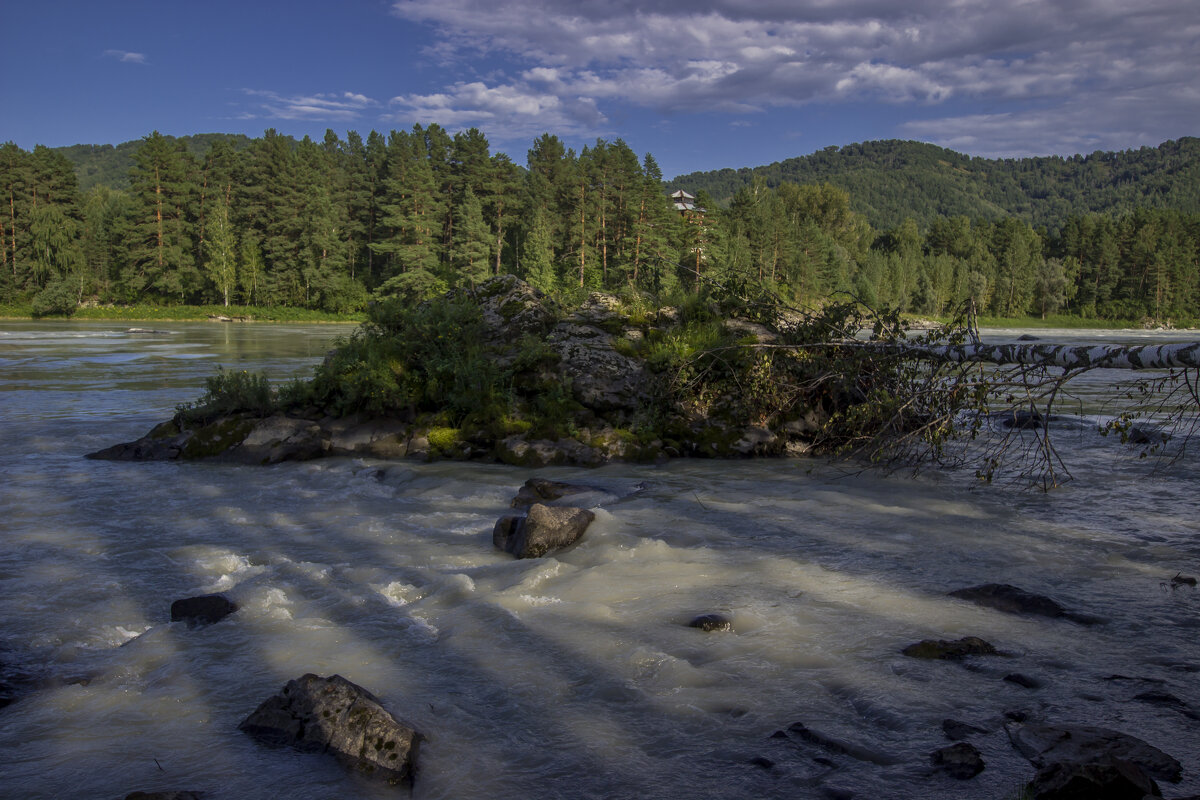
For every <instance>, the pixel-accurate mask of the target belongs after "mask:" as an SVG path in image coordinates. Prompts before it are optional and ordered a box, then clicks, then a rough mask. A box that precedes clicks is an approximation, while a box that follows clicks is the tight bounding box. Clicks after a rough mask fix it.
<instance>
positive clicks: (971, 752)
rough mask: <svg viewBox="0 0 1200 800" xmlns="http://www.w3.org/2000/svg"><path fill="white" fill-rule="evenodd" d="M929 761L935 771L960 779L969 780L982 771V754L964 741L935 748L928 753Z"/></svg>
mask: <svg viewBox="0 0 1200 800" xmlns="http://www.w3.org/2000/svg"><path fill="white" fill-rule="evenodd" d="M929 761H930V763H931V764H933V768H934V770H935V771H937V772H941V773H944V774H946V775H949V776H950V777H951V778H957V779H958V780H960V781H965V780H970V779H971V778H974V777H975V776H976V775H978V774H979V773H981V772H983V767H984V764H983V756H981V755H980V754H979V750H977V749H976V748H975V745H972V744H968V743H966V742H959V743H958V744H952V745H950V746H949V747H943V748H941V749H940V750H935V751H933V752H932V753H930V755H929Z"/></svg>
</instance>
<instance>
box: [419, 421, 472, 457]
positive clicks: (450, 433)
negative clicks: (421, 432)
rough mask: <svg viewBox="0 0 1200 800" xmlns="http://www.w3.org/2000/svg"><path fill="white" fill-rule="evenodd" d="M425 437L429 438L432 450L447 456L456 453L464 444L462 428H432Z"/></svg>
mask: <svg viewBox="0 0 1200 800" xmlns="http://www.w3.org/2000/svg"><path fill="white" fill-rule="evenodd" d="M425 438H426V439H428V440H429V447H430V449H431V450H432V451H435V452H437V453H439V454H441V455H446V456H453V455H455V454H456V453H457V452H458V451H459V450H460V449H461V445H462V444H463V436H462V430H461V429H460V428H430V429H429V432H428V433H426V434H425Z"/></svg>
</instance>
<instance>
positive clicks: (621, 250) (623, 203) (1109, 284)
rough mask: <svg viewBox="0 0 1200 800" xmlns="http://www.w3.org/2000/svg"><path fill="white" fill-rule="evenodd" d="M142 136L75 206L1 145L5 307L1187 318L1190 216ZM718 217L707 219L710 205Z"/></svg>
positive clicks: (361, 149) (613, 152)
mask: <svg viewBox="0 0 1200 800" xmlns="http://www.w3.org/2000/svg"><path fill="white" fill-rule="evenodd" d="M205 144H207V149H206V150H204V151H203V152H202V153H201V154H199V155H197V152H196V150H197V148H196V146H195V143H194V142H184V141H183V140H180V139H175V138H172V137H168V136H163V135H161V134H159V133H157V132H155V133H152V134H150V135H149V136H147V137H145V138H144V139H143V140H142V142H141V143H140V146H139V147H138V148H137V149H136V151H135V152H133V156H132V158H133V166H132V168H131V169H130V170H129V176H128V189H125V190H122V189H116V188H113V187H111V186H108V185H106V184H103V183H97V184H95V185H92V186H91V187H90V188H89V189H88V190H87V191H84V192H81V191H80V190H79V184H78V179H77V177H76V174H75V171H74V169H73V166H72V163H71V161H70V160H69V159H68V158H67V157H66V156H65V155H64V154H63V153H62V152H61V151H57V150H52V149H50V148H46V147H41V146H38V147H35V148H34V149H33V151H32V152H27V151H24V150H22V149H21V148H19V147H17V146H16V145H14V144H12V143H9V144H5V145H3V146H0V192H2V193H3V194H2V198H0V201H2V202H3V205H4V206H7V208H5V209H4V210H3V211H4V213H0V242H2V244H3V246H2V247H0V251H2V257H0V301H2V302H8V303H17V302H23V301H24V302H28V301H30V300H32V301H33V303H34V308H35V312H38V313H41V312H46V313H49V312H59V313H61V312H69V311H70V310H71V309H73V308H75V307H76V306H77V305H78V304H80V303H83V302H87V301H96V302H112V303H137V302H153V303H168V304H171V303H174V304H184V303H186V304H208V303H218V304H226V305H228V304H241V305H257V306H297V307H306V308H319V309H325V310H329V311H335V312H346V311H353V310H359V309H361V308H363V307H364V306H365V305H366V304H367V303H368V302H369V301H370V299H372V298H383V297H392V296H399V297H403V298H409V299H412V300H413V301H416V300H418V299H420V298H424V297H429V296H432V295H434V294H438V293H441V292H444V291H446V290H448V289H451V288H455V287H460V286H468V285H472V284H474V283H477V282H479V281H481V280H483V279H484V278H486V277H487V276H489V275H494V274H499V273H510V272H511V273H515V274H517V275H520V276H521V277H523V278H525V279H527V280H529V281H530V282H531V283H533V284H534V285H536V286H538V287H539V288H542V289H544V290H547V291H552V292H554V291H566V290H580V289H583V290H592V289H604V290H610V291H613V290H621V289H623V288H628V289H631V290H641V291H652V292H659V293H663V292H670V291H672V290H676V289H683V290H694V289H696V288H698V287H700V286H702V285H705V284H706V283H707V282H709V281H719V282H736V283H738V284H740V285H745V284H754V285H756V286H759V287H763V288H767V289H769V290H771V291H773V292H775V293H777V294H779V295H781V296H782V297H784V298H786V299H788V300H790V301H798V302H809V301H812V300H815V299H818V298H823V297H827V296H829V295H831V294H833V293H837V292H845V293H848V294H850V295H852V296H854V297H857V298H858V299H860V300H862V301H863V302H866V303H869V304H878V305H891V306H896V307H899V308H901V309H903V310H907V311H911V312H914V313H920V314H929V315H944V314H949V313H952V312H953V311H954V310H955V309H957V308H959V307H961V306H963V304H965V303H967V302H972V303H974V304H975V306H976V307H977V308H978V309H980V310H981V311H983V312H985V313H991V314H994V315H997V316H1022V315H1025V314H1040V315H1046V314H1050V313H1056V312H1058V313H1062V312H1066V313H1072V314H1078V315H1081V316H1092V317H1104V318H1113V319H1138V318H1141V317H1150V318H1153V319H1157V320H1167V319H1175V320H1177V321H1178V320H1181V319H1193V318H1195V317H1196V308H1197V307H1198V305H1197V302H1198V301H1200V294H1198V293H1200V279H1198V276H1200V268H1198V266H1197V257H1198V252H1200V215H1198V214H1197V213H1195V212H1187V211H1185V210H1178V209H1166V208H1152V207H1136V208H1133V209H1131V210H1130V211H1128V212H1126V213H1122V214H1119V215H1112V214H1096V213H1085V214H1071V215H1067V216H1065V217H1063V218H1062V219H1061V220H1058V221H1057V223H1056V225H1055V226H1054V227H1053V228H1048V227H1046V226H1039V227H1037V228H1035V227H1033V225H1032V224H1031V223H1030V222H1028V221H1026V220H1024V219H1022V218H1021V217H1019V216H1017V215H1005V216H999V217H995V218H990V217H988V216H976V217H971V216H968V215H936V216H933V217H930V218H928V219H921V218H919V217H918V216H917V215H915V214H914V215H912V216H909V217H906V218H904V219H903V220H902V221H900V222H898V223H897V224H895V225H892V226H889V227H886V228H883V229H877V228H876V227H874V226H873V225H872V224H871V221H870V219H869V217H868V216H867V215H866V214H865V213H863V212H862V211H860V210H857V209H856V207H855V203H854V202H853V199H852V195H851V194H850V193H849V192H848V191H846V190H845V189H842V188H839V187H837V186H834V185H833V184H831V183H829V182H823V183H822V182H815V183H805V184H799V183H793V182H789V181H783V182H781V183H779V184H778V185H775V186H772V185H770V184H769V181H768V180H767V179H766V178H765V177H763V176H751V180H750V182H749V183H748V184H746V185H743V186H741V187H740V188H738V189H737V190H736V191H735V192H734V193H733V195H732V197H731V198H730V200H729V202H728V204H718V203H716V202H715V201H714V200H713V199H712V197H711V196H709V195H707V193H706V192H703V191H699V192H697V194H698V197H697V199H696V205H697V206H699V207H700V209H702V211H687V212H685V213H681V212H680V211H678V210H677V209H676V208H675V206H674V204H673V202H672V200H671V198H670V197H669V196H668V195H667V192H666V189H665V187H664V183H663V180H662V177H663V176H662V174H661V171H660V170H659V168H658V166H657V164H656V163H655V160H654V158H653V156H651V155H650V154H645V155H644V156H643V157H641V158H639V157H638V155H637V154H636V153H634V151H633V150H632V149H631V148H630V147H629V146H628V145H627V144H625V143H624V142H623V141H621V140H619V139H618V140H616V141H612V142H609V141H605V140H603V139H598V140H596V142H595V143H594V144H593V145H590V146H586V147H583V148H582V149H581V150H580V151H579V152H576V151H575V150H573V149H570V148H567V147H566V146H565V145H564V144H563V142H562V141H561V140H559V139H558V137H556V136H554V135H552V134H548V133H547V134H543V135H542V136H540V137H538V138H537V139H536V140H535V141H534V142H533V144H532V146H531V148H530V149H529V150H528V153H527V158H526V163H525V164H524V165H517V164H515V163H514V162H513V161H512V160H511V159H510V158H509V157H508V156H507V155H505V154H503V153H493V152H491V149H490V146H489V143H488V141H487V139H486V137H485V136H484V135H483V134H482V133H480V132H479V131H478V130H476V129H470V130H466V131H462V132H459V133H456V134H454V135H451V134H449V133H448V132H446V131H445V130H444V129H442V128H441V127H440V126H438V125H429V126H420V125H416V126H414V127H413V128H412V129H411V130H407V131H391V132H390V133H388V134H387V135H386V136H385V135H384V134H381V133H378V132H375V131H372V132H371V133H370V134H369V135H368V136H367V137H366V139H365V140H364V139H363V138H362V137H361V136H359V135H358V134H357V133H355V132H353V131H351V132H349V133H348V134H347V135H346V137H345V138H344V139H343V138H341V137H339V136H338V135H337V134H335V133H334V132H333V131H328V132H327V133H326V135H325V137H324V139H323V140H322V141H320V142H316V141H313V140H312V139H310V138H308V137H305V138H304V139H301V140H299V141H297V140H295V139H293V138H291V137H288V136H283V135H280V134H278V133H276V132H275V131H272V130H268V131H266V133H265V134H264V135H263V136H262V137H260V138H257V139H251V140H245V141H241V140H236V139H233V138H232V137H222V136H212V137H208V139H207V140H206V142H205ZM722 206H724V207H722Z"/></svg>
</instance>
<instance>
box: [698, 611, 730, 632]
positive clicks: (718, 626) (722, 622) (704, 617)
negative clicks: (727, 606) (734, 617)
mask: <svg viewBox="0 0 1200 800" xmlns="http://www.w3.org/2000/svg"><path fill="white" fill-rule="evenodd" d="M688 627H689V628H699V629H700V630H702V631H704V632H705V633H708V632H711V631H731V630H733V623H732V622H730V621H729V619H728V618H727V617H723V616H721V615H720V614H701V615H700V616H698V617H696V618H695V619H694V620H692V621H691V622H689V623H688Z"/></svg>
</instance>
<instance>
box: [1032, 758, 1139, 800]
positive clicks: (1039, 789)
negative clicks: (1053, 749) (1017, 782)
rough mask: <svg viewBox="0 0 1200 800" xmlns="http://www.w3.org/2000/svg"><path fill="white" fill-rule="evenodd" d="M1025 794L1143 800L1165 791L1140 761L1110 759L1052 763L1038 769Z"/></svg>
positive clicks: (1066, 799)
mask: <svg viewBox="0 0 1200 800" xmlns="http://www.w3.org/2000/svg"><path fill="white" fill-rule="evenodd" d="M1023 796H1025V797H1031V798H1033V800H1143V798H1145V797H1162V793H1161V792H1160V791H1159V789H1158V785H1157V784H1156V783H1155V782H1154V781H1153V780H1151V779H1150V777H1149V776H1148V775H1146V773H1145V772H1144V771H1143V770H1142V769H1141V768H1140V767H1139V766H1138V765H1137V764H1134V763H1133V762H1131V761H1123V760H1121V759H1119V758H1107V759H1104V760H1103V761H1100V762H1095V763H1087V764H1070V763H1061V762H1056V763H1054V764H1049V765H1047V766H1045V767H1043V768H1042V769H1040V770H1038V773H1037V776H1036V777H1035V778H1034V779H1033V780H1032V781H1030V782H1029V784H1028V785H1027V786H1026V787H1025V794H1024V795H1023Z"/></svg>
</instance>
